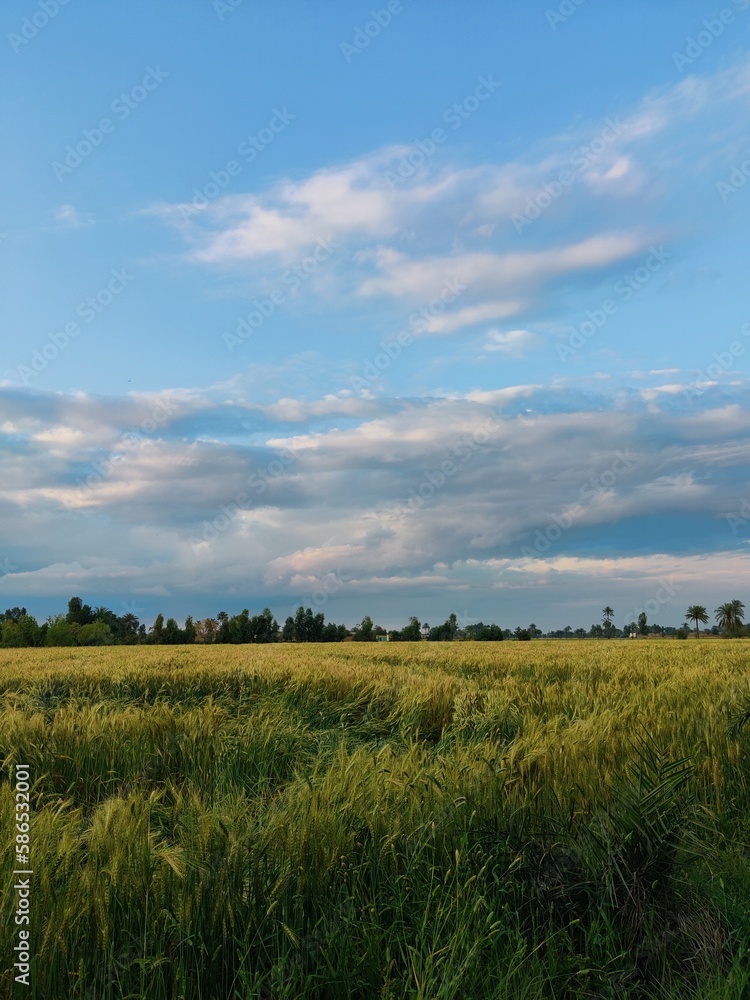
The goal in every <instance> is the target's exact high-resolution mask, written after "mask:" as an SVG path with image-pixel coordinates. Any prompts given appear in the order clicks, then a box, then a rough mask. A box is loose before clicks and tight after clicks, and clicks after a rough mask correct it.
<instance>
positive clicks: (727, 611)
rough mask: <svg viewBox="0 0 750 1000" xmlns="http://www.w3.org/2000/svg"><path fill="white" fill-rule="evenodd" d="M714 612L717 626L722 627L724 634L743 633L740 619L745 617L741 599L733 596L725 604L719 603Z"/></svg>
mask: <svg viewBox="0 0 750 1000" xmlns="http://www.w3.org/2000/svg"><path fill="white" fill-rule="evenodd" d="M714 614H715V615H716V621H717V622H718V625H719V628H722V629H724V633H725V634H726V635H728V636H731V637H737V636H740V635H743V634H744V629H743V627H742V620H743V618H744V617H745V605H744V604H743V603H742V601H739V600H737V599H736V598H735V600H733V601H727V603H726V604H720V605H719V607H718V608H717V609H716V611H715V612H714Z"/></svg>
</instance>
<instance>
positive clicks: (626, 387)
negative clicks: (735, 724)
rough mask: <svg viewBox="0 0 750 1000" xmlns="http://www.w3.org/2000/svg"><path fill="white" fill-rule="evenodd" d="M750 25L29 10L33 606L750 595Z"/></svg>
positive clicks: (12, 532) (662, 603)
mask: <svg viewBox="0 0 750 1000" xmlns="http://www.w3.org/2000/svg"><path fill="white" fill-rule="evenodd" d="M748 8H750V0H727V2H726V3H725V5H724V6H723V7H721V8H720V9H719V8H717V10H716V11H714V12H712V13H707V12H706V9H705V5H703V4H701V3H700V2H698V0H689V2H685V3H683V4H681V5H679V6H677V5H674V6H670V8H669V9H667V8H666V5H665V7H663V8H659V9H653V7H651V6H650V5H647V4H633V5H631V6H629V7H627V8H624V7H623V6H621V5H619V4H617V3H616V2H614V0H601V2H600V3H598V4H593V3H586V2H584V0H576V2H575V3H573V2H571V0H562V2H545V3H542V2H538V0H530V2H528V3H524V4H523V5H522V4H513V5H508V6H507V7H502V8H499V7H498V5H497V4H494V3H493V4H490V3H488V2H484V0H481V2H477V4H476V5H475V6H474V7H473V8H472V10H471V11H470V13H468V14H467V13H466V11H462V10H460V9H459V8H457V7H455V6H452V5H448V4H441V5H434V4H433V5H430V6H429V7H428V6H427V5H426V4H425V3H424V2H421V3H420V0H385V2H377V3H375V4H372V3H369V4H356V5H351V4H344V3H340V2H332V3H330V4H328V5H326V6H325V9H321V10H315V11H312V10H310V9H309V7H306V6H305V5H304V4H303V3H301V2H291V0H290V2H289V3H288V4H287V6H286V7H285V8H284V14H285V16H284V17H280V16H279V14H278V11H279V8H278V6H275V5H272V4H270V3H267V2H265V3H264V2H256V3H253V4H250V3H245V2H243V0H214V2H211V0H194V2H193V3H191V4H186V5H184V6H182V7H181V8H180V12H179V17H176V16H175V15H174V13H173V12H171V11H170V10H168V9H167V8H166V7H165V6H159V7H154V6H153V5H150V4H148V3H146V2H145V0H134V2H133V3H131V4H129V5H128V6H127V9H125V8H114V9H109V8H107V9H106V10H105V9H103V8H102V7H101V6H97V5H96V4H94V3H93V2H91V0H78V2H77V3H74V4H73V3H68V2H64V0H42V2H36V3H34V2H28V3H27V2H19V3H13V4H10V5H7V6H6V7H4V9H3V11H2V13H1V14H0V17H1V18H2V31H0V45H4V46H5V48H6V51H5V59H4V60H3V65H2V67H1V68H0V74H2V76H1V77H0V79H2V81H3V83H4V84H5V86H4V90H3V93H4V96H3V98H2V99H1V100H2V110H3V117H4V125H5V128H4V131H5V134H6V136H7V137H8V139H9V143H8V154H7V156H6V158H5V160H4V163H3V168H2V169H3V171H4V185H3V211H2V214H1V215H0V255H2V257H3V265H4V266H3V273H4V284H3V303H4V307H5V308H4V312H3V324H2V332H3V364H2V365H0V434H2V447H3V476H2V486H1V487H0V503H1V504H2V511H3V517H2V522H3V532H2V538H1V539H0V602H5V603H4V605H3V606H4V607H5V606H12V605H17V606H25V607H26V608H27V609H28V610H29V613H30V614H33V615H34V616H35V617H37V618H38V620H39V621H40V622H41V621H43V620H44V619H45V618H46V617H48V616H49V615H53V614H55V613H60V610H61V607H62V604H63V602H67V600H69V598H70V596H71V595H73V594H78V595H80V596H81V597H82V598H83V600H84V601H86V602H88V603H92V604H93V603H94V600H96V603H97V604H101V605H105V606H107V607H109V608H111V609H112V610H113V611H114V612H115V613H116V614H118V615H122V614H123V613H126V611H128V610H131V609H132V611H133V613H136V614H138V616H139V618H141V620H142V621H146V622H149V623H152V622H153V620H154V618H155V616H156V615H157V614H159V613H162V614H164V616H165V618H167V617H173V618H175V619H176V620H177V621H178V622H182V621H184V619H185V618H186V616H187V615H192V614H194V612H195V611H196V610H199V609H201V608H208V609H209V612H208V613H209V614H211V613H216V612H211V611H210V609H211V608H216V609H221V608H223V609H225V610H227V611H228V612H229V613H230V614H237V613H239V611H240V610H241V609H242V608H245V607H246V608H248V609H249V610H250V611H251V614H257V613H258V612H259V611H260V610H261V609H262V608H264V607H269V608H272V609H278V608H282V607H286V608H292V609H296V608H297V607H299V606H303V607H308V606H309V607H312V608H313V609H314V610H315V611H323V613H324V614H325V617H326V620H328V621H334V622H358V621H361V619H362V617H363V615H365V614H366V615H370V616H371V617H372V618H373V620H374V621H375V622H376V623H377V624H380V625H382V626H383V627H384V628H387V629H392V628H401V627H403V625H404V624H405V623H406V622H407V621H408V618H409V616H410V615H415V616H416V617H418V618H419V619H420V620H422V621H423V620H424V619H425V617H427V618H428V620H429V621H430V622H431V623H432V624H437V623H438V621H440V622H442V621H444V620H446V619H447V617H448V615H449V614H450V613H451V612H454V613H456V614H458V615H459V617H460V619H461V620H465V621H467V622H468V621H469V620H471V621H483V622H485V623H488V624H489V623H493V622H494V623H497V624H499V625H501V627H503V628H513V627H515V626H516V625H521V626H522V627H526V623H530V622H532V621H534V622H536V623H537V624H539V622H540V620H541V621H543V622H544V629H543V630H544V631H546V632H550V631H555V630H560V629H563V628H564V627H565V626H566V625H571V626H572V627H573V628H577V627H585V628H587V629H588V628H589V627H590V624H588V623H587V624H584V622H585V621H586V619H591V621H594V622H597V621H599V620H600V619H601V606H602V605H604V604H606V603H607V602H608V603H609V604H611V605H612V606H613V607H614V608H615V611H616V617H615V624H616V625H617V626H618V627H620V628H621V627H622V626H623V625H624V624H627V623H628V622H629V621H632V620H634V619H636V618H637V614H638V613H639V611H640V610H644V609H645V610H646V611H647V613H648V617H649V622H650V623H651V622H657V623H659V624H661V622H662V621H669V622H670V623H672V622H676V623H677V624H675V625H672V624H670V625H669V626H668V627H679V626H680V625H681V624H682V622H683V620H684V616H683V618H682V619H681V618H680V611H681V609H683V608H686V607H688V605H691V604H693V603H694V602H697V601H701V602H703V603H704V604H705V605H706V607H709V608H715V607H717V606H718V605H719V604H720V603H721V602H722V601H725V600H728V599H729V598H730V597H732V595H734V594H739V595H740V597H742V596H743V595H744V594H748V595H750V569H749V568H748V561H747V545H748V542H750V530H749V529H750V477H749V476H748V447H749V446H748V443H747V441H748V436H747V432H748V429H749V428H750V419H749V409H748V374H747V356H748V347H750V306H748V303H747V297H746V295H744V294H743V292H742V289H743V288H744V287H746V283H747V281H746V275H745V273H744V271H745V264H746V260H747V255H746V244H747V233H748V231H750V230H749V226H748V223H749V222H750V185H748V184H747V183H746V182H747V180H748V177H750V145H749V144H748V139H747V133H746V130H745V129H744V128H743V126H744V122H745V121H746V120H747V113H748V110H750V44H749V38H748V28H749V27H750V20H749V17H748ZM563 83H564V85H563ZM85 595H98V596H96V597H95V598H94V597H92V596H89V597H86V596H85ZM136 608H137V609H140V613H139V612H138V611H136V610H135V609H136ZM402 608H406V609H407V613H404V614H402V610H401V609H402ZM650 608H653V613H651V612H649V609H650ZM63 613H64V612H63ZM274 614H276V611H274ZM286 614H294V610H292V611H287V612H286ZM286 614H284V615H283V616H282V617H280V618H279V619H278V620H279V621H280V623H283V618H284V617H286ZM592 614H593V617H592ZM402 618H403V620H402ZM433 619H435V621H434V622H433ZM540 627H541V626H540Z"/></svg>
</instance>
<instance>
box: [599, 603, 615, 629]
mask: <svg viewBox="0 0 750 1000" xmlns="http://www.w3.org/2000/svg"><path fill="white" fill-rule="evenodd" d="M614 615H615V611H614V608H610V606H609V605H607V606H606V608H602V625H603V626H604V634H605V635H607V636H609V635H611V633H612V619H613V618H614Z"/></svg>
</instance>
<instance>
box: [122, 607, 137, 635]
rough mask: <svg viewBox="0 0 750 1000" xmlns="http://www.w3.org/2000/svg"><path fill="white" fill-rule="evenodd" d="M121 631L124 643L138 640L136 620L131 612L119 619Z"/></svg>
mask: <svg viewBox="0 0 750 1000" xmlns="http://www.w3.org/2000/svg"><path fill="white" fill-rule="evenodd" d="M120 622H121V624H122V629H123V637H124V639H125V641H126V642H135V641H136V640H137V638H138V625H139V621H138V618H137V617H136V616H135V615H134V614H133V612H132V611H128V612H127V614H124V615H123V616H122V618H121V619H120Z"/></svg>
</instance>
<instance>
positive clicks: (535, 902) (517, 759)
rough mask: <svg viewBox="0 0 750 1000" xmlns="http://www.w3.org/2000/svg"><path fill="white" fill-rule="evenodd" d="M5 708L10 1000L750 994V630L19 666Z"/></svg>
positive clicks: (76, 659)
mask: <svg viewBox="0 0 750 1000" xmlns="http://www.w3.org/2000/svg"><path fill="white" fill-rule="evenodd" d="M0 697H1V698H2V702H1V704H0V754H1V755H2V758H3V760H4V767H3V772H2V774H3V779H2V784H0V824H2V834H3V837H2V843H3V845H4V853H3V865H4V871H3V885H4V886H8V887H10V886H12V884H13V876H12V871H13V867H14V857H13V853H12V850H11V847H12V842H13V836H14V812H13V810H14V800H13V790H12V787H11V776H12V774H13V765H14V764H15V763H24V764H28V765H29V767H30V769H31V775H32V780H33V783H34V786H33V795H32V800H33V805H32V813H33V816H32V826H31V834H30V836H31V853H32V863H33V868H34V876H33V882H32V890H33V896H32V924H31V931H32V949H31V950H32V955H33V964H32V984H33V985H32V987H31V989H30V990H28V989H26V988H25V987H17V988H16V992H14V991H13V988H14V984H13V981H12V979H13V975H12V972H11V971H10V965H11V962H10V961H7V962H6V963H5V966H4V969H3V972H2V973H1V974H0V995H1V996H3V997H12V996H20V995H21V994H23V995H27V996H32V997H35V998H44V1000H63V998H64V1000H68V998H70V1000H79V998H80V1000H84V998H85V1000H89V998H90V1000H124V998H130V1000H136V998H139V1000H141V998H142V1000H146V998H148V1000H182V998H184V1000H250V998H258V1000H271V998H273V1000H276V998H292V997H295V998H297V997H305V998H308V997H309V998H362V1000H396V998H407V997H408V998H419V1000H428V998H429V1000H433V998H434V1000H449V998H451V1000H452V998H456V1000H457V998H462V1000H465V998H473V1000H485V998H486V1000H490V998H492V1000H496V998H497V1000H501V998H506V997H507V998H514V1000H516V998H521V1000H524V998H528V1000H532V998H534V1000H536V998H555V1000H557V998H588V997H592V998H593V997H600V998H607V997H613V998H614V997H618V998H619V997H633V998H636V997H649V998H651V997H664V998H678V997H679V998H681V1000H684V998H696V1000H709V998H712V1000H713V998H717V1000H718V998H738V1000H739V998H741V997H747V996H750V962H749V961H748V956H747V951H748V946H749V945H750V787H749V783H750V641H743V640H737V641H732V642H729V641H727V642H721V643H719V642H716V643H705V644H703V643H700V642H694V643H677V642H661V643H646V642H643V643H632V644H631V643H628V642H625V641H621V642H618V641H611V642H606V641H602V642H591V641H588V642H577V641H538V642H534V643H510V642H505V643H498V644H495V643H476V644H474V643H455V644H448V643H440V644H425V643H414V644H411V643H403V644H398V645H393V646H384V645H369V644H344V645H341V644H335V645H303V646H289V645H279V646H208V647H172V648H170V649H165V648H164V647H146V648H143V647H141V648H127V647H114V648H113V647H109V648H90V649H83V648H81V649H65V648H62V649H39V650H36V649H34V650H0ZM0 907H1V908H2V911H3V912H2V919H1V920H0V928H1V931H0V932H1V933H2V935H3V945H4V953H5V954H6V956H9V955H10V954H11V952H12V948H13V944H14V943H15V931H16V928H15V926H14V923H13V914H14V910H15V897H14V894H13V893H12V891H8V892H5V893H4V894H3V896H2V902H1V903H0Z"/></svg>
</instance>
